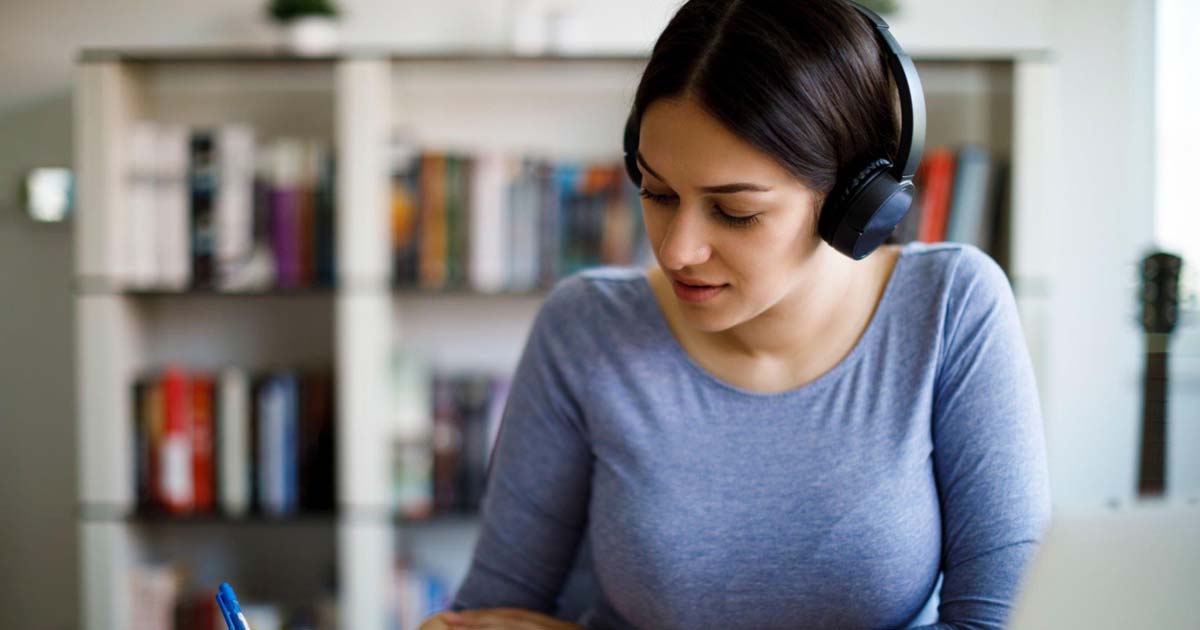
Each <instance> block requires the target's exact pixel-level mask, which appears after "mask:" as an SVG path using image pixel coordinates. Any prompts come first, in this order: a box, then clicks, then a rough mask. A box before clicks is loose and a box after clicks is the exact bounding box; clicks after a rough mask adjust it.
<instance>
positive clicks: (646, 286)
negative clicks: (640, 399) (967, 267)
mask: <svg viewBox="0 0 1200 630" xmlns="http://www.w3.org/2000/svg"><path fill="white" fill-rule="evenodd" d="M914 242H916V241H910V242H908V243H904V244H903V245H901V247H900V252H899V253H898V254H897V255H896V263H895V264H894V265H892V272H891V274H890V275H889V276H888V279H887V282H886V283H885V284H884V287H883V295H882V296H881V297H880V298H879V303H878V304H876V305H875V311H874V312H873V313H872V314H871V320H870V321H869V322H867V328H866V330H865V331H864V332H863V334H862V335H860V336H859V338H858V342H857V343H855V344H854V347H853V348H851V349H850V352H849V353H848V354H846V356H844V357H842V360H841V361H838V362H837V363H836V364H835V365H834V366H833V367H832V368H830V369H828V370H826V371H825V373H824V374H822V375H820V376H818V377H817V378H815V379H813V380H811V381H809V382H807V383H805V384H803V385H800V386H798V387H793V388H791V389H785V390H783V391H780V392H756V391H754V390H750V389H745V388H743V387H738V386H737V385H734V384H732V383H727V382H725V381H724V380H721V379H719V378H717V377H716V376H714V375H713V374H711V373H710V372H709V371H708V370H706V369H705V368H704V367H703V366H701V365H700V364H699V363H696V361H695V359H693V358H692V356H691V355H690V354H688V352H687V350H686V349H684V347H683V345H682V344H680V343H679V340H678V339H676V338H675V333H674V332H673V331H672V330H671V325H670V323H668V322H667V316H666V313H664V312H663V310H662V306H660V305H659V303H658V297H657V296H656V295H655V293H654V287H652V286H650V279H649V278H648V277H647V275H646V269H645V268H643V269H642V270H641V273H639V274H638V279H639V280H640V284H641V288H642V290H643V291H645V292H646V294H647V295H648V296H649V298H650V310H652V311H653V312H654V315H653V319H654V320H655V323H654V327H655V329H656V330H657V331H658V332H659V334H660V335H662V336H663V337H664V338H665V340H666V343H667V347H668V348H669V349H670V350H669V351H670V353H671V355H672V356H673V357H675V358H676V359H677V360H679V361H681V362H682V363H683V364H684V365H686V366H687V368H688V369H689V370H690V371H692V372H694V373H695V374H696V375H697V376H699V377H700V378H701V379H703V380H705V381H708V382H709V383H711V384H713V385H716V386H718V387H720V388H722V389H725V390H728V391H731V392H734V393H736V394H739V395H741V396H745V397H749V398H755V399H759V400H769V399H773V398H786V397H791V396H798V395H801V394H807V393H809V392H813V391H817V390H820V389H824V388H825V387H827V386H828V385H829V384H831V383H833V382H834V381H836V380H837V379H838V378H839V377H841V375H842V373H843V372H845V371H847V370H849V369H850V368H851V367H852V366H853V365H854V364H855V363H857V362H858V359H859V357H861V356H862V354H863V353H864V352H866V351H867V348H869V347H870V346H871V344H872V343H873V342H874V340H875V338H876V337H878V336H879V335H880V334H881V333H880V332H879V329H880V328H881V327H882V324H880V323H879V320H880V319H881V318H882V317H881V314H882V313H883V312H884V311H885V310H886V309H888V308H890V305H891V300H893V299H895V298H892V297H891V296H892V294H893V293H895V285H896V276H898V275H900V265H901V264H903V263H904V259H905V257H906V255H907V254H908V253H909V252H910V251H911V248H912V245H913V243H914Z"/></svg>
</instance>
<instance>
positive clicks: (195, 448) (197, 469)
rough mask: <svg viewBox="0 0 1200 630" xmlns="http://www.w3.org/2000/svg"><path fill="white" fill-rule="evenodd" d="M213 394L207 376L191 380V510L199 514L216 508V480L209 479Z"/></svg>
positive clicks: (212, 438) (210, 469) (213, 390)
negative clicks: (193, 499) (192, 497)
mask: <svg viewBox="0 0 1200 630" xmlns="http://www.w3.org/2000/svg"><path fill="white" fill-rule="evenodd" d="M215 391H216V383H214V381H213V378H212V377H211V376H201V375H196V376H193V377H192V486H193V494H194V498H195V508H196V510H197V511H199V512H212V511H213V509H214V508H215V507H216V492H215V484H216V480H215V479H214V475H213V471H214V470H215V467H214V466H213V442H214V441H215V439H214V438H215V437H216V431H215V426H216V422H215V418H214V416H213V395H214V392H215Z"/></svg>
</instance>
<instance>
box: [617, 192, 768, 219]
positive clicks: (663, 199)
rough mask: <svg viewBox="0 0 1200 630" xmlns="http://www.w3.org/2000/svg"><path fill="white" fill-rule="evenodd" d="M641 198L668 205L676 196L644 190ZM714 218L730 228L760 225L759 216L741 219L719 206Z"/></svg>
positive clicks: (714, 210)
mask: <svg viewBox="0 0 1200 630" xmlns="http://www.w3.org/2000/svg"><path fill="white" fill-rule="evenodd" d="M641 196H642V199H649V200H650V201H651V202H653V203H659V204H667V203H670V202H672V201H674V200H675V195H660V194H657V193H652V192H650V191H649V190H646V189H644V188H643V189H642V190H641ZM713 216H714V217H716V218H717V219H718V220H720V221H721V222H722V223H724V224H726V225H728V226H730V227H736V228H740V227H750V226H752V225H754V224H755V223H758V221H759V218H758V215H757V214H752V215H749V216H745V217H739V216H736V215H732V214H728V213H727V212H725V211H724V210H722V209H721V206H717V205H714V206H713Z"/></svg>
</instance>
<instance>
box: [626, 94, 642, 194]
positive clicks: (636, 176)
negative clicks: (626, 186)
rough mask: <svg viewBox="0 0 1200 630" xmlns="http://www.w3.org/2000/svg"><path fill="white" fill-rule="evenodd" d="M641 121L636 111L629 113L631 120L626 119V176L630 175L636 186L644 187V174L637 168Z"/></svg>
mask: <svg viewBox="0 0 1200 630" xmlns="http://www.w3.org/2000/svg"><path fill="white" fill-rule="evenodd" d="M640 125H641V120H640V118H639V117H638V116H637V111H636V110H630V111H629V118H627V119H625V138H624V145H625V174H627V175H629V179H630V180H632V181H633V183H634V185H636V186H641V185H642V172H641V171H639V170H638V167H637V151H638V135H639V133H640V130H639V128H638V127H639V126H640Z"/></svg>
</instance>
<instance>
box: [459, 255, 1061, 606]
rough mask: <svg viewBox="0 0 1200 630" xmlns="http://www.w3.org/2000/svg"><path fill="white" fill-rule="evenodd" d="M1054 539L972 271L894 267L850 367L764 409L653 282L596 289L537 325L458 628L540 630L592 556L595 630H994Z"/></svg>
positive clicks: (602, 278) (933, 261)
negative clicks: (488, 620)
mask: <svg viewBox="0 0 1200 630" xmlns="http://www.w3.org/2000/svg"><path fill="white" fill-rule="evenodd" d="M1049 518H1050V491H1049V484H1048V480H1047V468H1046V460H1045V445H1044V438H1043V430H1042V417H1041V412H1040V409H1039V402H1038V394H1037V388H1036V385H1035V382H1034V375H1033V368H1032V365H1031V361H1030V358H1029V354H1028V351H1027V349H1026V346H1025V341H1024V336H1023V334H1022V330H1021V325H1020V321H1019V319H1018V316H1017V309H1016V304H1015V301H1014V298H1013V293H1012V289H1011V287H1010V286H1009V283H1008V280H1007V278H1006V276H1005V275H1004V272H1003V271H1002V270H1001V269H1000V267H999V266H998V265H997V264H996V263H995V261H993V260H992V259H991V258H990V257H988V256H987V255H986V254H984V253H983V252H981V251H980V250H979V249H977V248H975V247H973V246H970V245H960V244H952V243H939V244H927V243H909V244H906V245H905V246H904V248H903V250H902V252H901V255H900V258H899V260H898V262H897V263H896V266H895V268H894V271H893V273H892V276H891V278H890V280H889V281H888V283H887V286H886V288H885V290H884V293H883V297H882V298H881V301H880V303H879V305H878V307H877V309H876V311H875V314H874V315H873V317H872V319H871V321H870V323H869V325H868V327H867V329H866V331H865V332H864V333H863V335H862V337H861V338H860V339H859V341H858V343H857V344H856V345H855V346H854V348H853V349H852V350H851V352H850V353H849V354H848V355H847V356H846V357H845V358H844V359H843V360H842V361H841V362H839V363H838V364H837V365H836V366H834V367H833V368H832V369H831V370H829V371H828V372H826V373H825V374H823V375H822V376H820V377H818V378H817V379H816V380H814V381H812V382H810V383H807V384H805V385H803V386H801V387H798V388H796V389H792V390H789V391H784V392H779V393H769V394H768V393H759V392H752V391H748V390H745V389H741V388H738V387H735V386H732V385H730V384H728V383H725V382H723V381H721V380H719V379H717V378H716V377H714V376H712V375H711V374H709V373H708V372H706V371H705V370H704V369H703V368H702V367H700V366H699V365H698V364H697V363H695V362H694V361H693V360H692V359H691V358H690V357H689V356H688V355H687V353H686V352H685V351H684V350H683V348H682V347H681V346H680V345H679V343H678V342H677V341H676V340H675V338H674V337H673V335H672V333H671V331H670V328H669V327H668V325H667V323H666V320H665V319H664V317H663V314H662V312H661V310H660V308H659V306H658V304H657V302H656V300H655V297H654V293H653V291H652V290H651V288H650V285H649V284H648V283H647V280H646V276H645V271H644V270H640V269H632V268H615V267H609V268H601V269H595V270H589V271H585V272H581V273H578V274H575V275H573V276H571V277H569V278H567V279H565V280H563V281H561V282H560V283H559V284H558V285H557V286H556V287H555V289H554V290H553V291H552V292H551V294H550V295H549V296H548V297H547V299H546V301H545V303H544V304H543V306H542V307H541V309H540V311H539V313H538V316H537V318H536V320H535V323H534V325H533V328H532V330H531V332H530V336H529V338H528V340H527V344H526V346H525V350H524V352H523V354H522V356H521V359H520V362H519V364H518V368H517V371H516V374H515V375H514V380H513V388H512V390H511V393H510V396H509V399H508V402H507V405H506V407H505V411H504V415H503V419H502V421H501V425H500V429H499V433H498V436H497V441H496V445H495V448H494V450H493V452H492V459H491V461H490V464H489V470H488V483H487V490H486V494H485V497H484V501H483V506H482V515H481V520H482V529H481V534H480V539H479V541H478V543H477V545H476V547H475V552H474V558H473V561H472V564H471V568H470V570H469V572H468V574H467V577H466V579H465V580H464V582H463V584H462V586H461V588H460V590H459V591H458V593H457V595H456V597H455V599H454V602H453V604H452V608H453V609H455V610H461V609H464V608H490V607H499V606H511V607H520V608H529V609H533V610H539V611H543V612H546V613H549V614H553V613H554V612H555V611H556V604H557V599H558V597H559V594H560V591H561V590H562V587H563V583H564V581H565V579H566V578H567V576H568V573H569V571H570V570H571V568H572V566H573V561H574V559H575V557H576V552H577V551H578V550H580V549H587V548H589V547H590V565H589V566H588V570H589V571H590V572H591V573H592V576H593V583H594V586H595V597H594V601H593V602H592V605H591V607H590V608H589V609H588V610H587V612H586V614H585V615H583V617H582V619H580V620H579V621H581V622H582V623H584V624H585V625H586V626H588V627H589V628H627V627H636V628H655V629H667V628H756V629H767V628H892V627H906V626H908V627H916V626H918V625H919V624H932V625H919V627H922V628H927V627H928V628H1000V627H1001V625H1002V624H1003V623H1004V621H1005V619H1006V618H1007V616H1008V614H1009V611H1010V607H1011V605H1012V603H1013V601H1014V598H1015V595H1016V593H1017V590H1018V588H1019V586H1020V579H1021V577H1022V575H1023V571H1024V569H1025V568H1026V567H1027V564H1028V562H1029V561H1030V560H1031V558H1032V554H1033V553H1034V552H1035V551H1036V548H1037V545H1038V542H1039V541H1040V539H1041V535H1042V533H1043V531H1044V529H1045V527H1046V526H1047V525H1048V522H1049ZM581 542H582V543H583V545H582V546H581Z"/></svg>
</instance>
